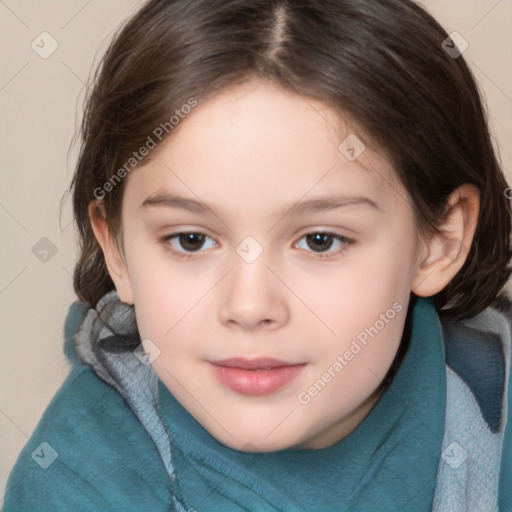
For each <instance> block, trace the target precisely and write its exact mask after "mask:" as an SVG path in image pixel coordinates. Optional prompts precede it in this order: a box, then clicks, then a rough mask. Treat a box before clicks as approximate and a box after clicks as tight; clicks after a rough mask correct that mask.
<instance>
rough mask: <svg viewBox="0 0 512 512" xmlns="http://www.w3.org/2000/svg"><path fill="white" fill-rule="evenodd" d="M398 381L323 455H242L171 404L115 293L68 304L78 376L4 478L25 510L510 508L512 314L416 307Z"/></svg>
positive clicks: (499, 304)
mask: <svg viewBox="0 0 512 512" xmlns="http://www.w3.org/2000/svg"><path fill="white" fill-rule="evenodd" d="M412 299H413V300H411V304H410V306H409V311H408V317H407V321H406V326H407V327H408V328H407V329H404V336H403V338H402V343H406V345H407V349H406V352H405V355H404V357H403V359H402V361H401V363H400V366H399V368H398V370H397V371H396V373H395V375H394V376H393V379H392V381H391V382H390V384H389V385H388V386H387V388H386V390H385V392H384V393H383V394H382V396H381V397H380V399H379V401H378V402H377V404H376V405H375V406H374V407H373V409H372V410H371V411H370V413H369V414H368V415H367V416H366V418H365V419H364V420H363V421H362V422H361V423H360V424H359V425H358V427H357V428H356V429H355V430H354V431H353V432H352V433H351V434H350V435H348V436H347V437H345V438H343V439H341V440H340V441H338V442H337V443H336V444H334V445H332V446H330V447H327V448H324V449H320V450H302V449H296V448H290V449H285V450H279V451H275V452H267V453H257V452H256V453H249V452H240V451H237V450H232V449H230V448H228V447H227V446H225V445H223V444H221V443H219V442H218V441H217V440H216V439H215V438H213V437H212V436H211V435H210V434H209V433H208V432H207V431H206V430H205V429H204V428H203V427H202V426H201V425H200V424H199V423H198V422H197V421H196V420H195V419H194V418H193V417H192V416H191V415H190V414H189V413H188V412H187V411H186V409H185V408H183V407H182V405H181V404H180V403H179V402H178V401H177V400H176V399H175V397H174V396H173V395H172V393H171V392H170V391H169V390H168V389H167V388H166V386H165V385H164V383H163V382H162V381H161V380H160V379H159V378H158V376H157V375H156V374H155V372H154V370H153V368H152V366H151V365H150V364H149V361H148V360H147V358H145V357H144V354H143V351H142V350H141V345H140V337H139V334H138V331H137V326H136V321H135V314H134V309H133V306H129V305H127V304H124V303H122V302H121V301H120V300H119V297H118V295H117V293H116V292H115V291H113V292H110V293H108V294H107V295H105V296H104V297H103V298H102V299H101V300H100V301H99V302H98V304H97V306H96V308H88V306H87V305H86V304H84V303H81V302H75V303H73V304H72V305H71V307H70V309H69V312H68V315H67V318H66V322H65V326H64V338H65V343H64V352H65V354H66V356H67V358H68V360H69V362H70V363H71V365H72V369H71V372H70V374H69V376H68V377H67V379H66V380H65V382H64V383H63V384H62V386H61V388H60V389H59V390H58V392H57V393H56V395H55V397H54V398H53V400H52V401H51V403H50V405H49V406H48V408H47V409H46V411H45V413H44V415H43V417H42V418H41V420H40V422H39V424H38V425H37V427H36V429H35V431H34V433H33V435H32V436H31V438H30V440H29V441H28V443H27V444H26V446H25V447H24V449H23V450H22V452H21V454H20V455H19V458H18V460H17V462H16V464H15V466H14V468H13V470H12V472H11V474H10V476H9V480H8V484H7V489H6V494H5V504H4V509H3V510H4V512H14V511H20V512H21V511H27V512H28V511H54V512H58V511H65V510H66V511H68V510H73V511H117V510H119V511H123V512H129V511H151V512H158V511H178V512H183V511H187V512H194V511H197V512H203V511H204V512H217V511H218V512H231V511H233V512H241V511H251V512H277V511H285V512H327V511H368V512H371V511H379V512H388V511H389V512H391V511H393V512H395V511H397V510H400V511H403V512H407V511H411V512H413V511H414V512H421V511H430V510H432V511H436V512H439V511H446V512H463V511H500V512H501V511H503V512H505V511H511V510H512V425H511V423H512V421H510V418H508V416H507V415H508V412H509V411H511V410H512V409H511V402H512V399H511V396H510V395H511V394H510V393H509V391H508V390H509V388H510V385H509V384H508V383H509V382H510V378H511V377H510V361H511V333H512V304H511V302H510V301H509V299H508V298H506V297H504V296H503V297H499V298H498V299H496V300H495V301H494V302H493V304H491V306H489V307H488V308H487V309H486V310H485V311H483V312H482V313H480V314H479V315H477V316H475V317H473V318H471V319H468V320H464V321H460V322H458V321H453V320H443V319H441V318H440V316H439V315H438V313H437V312H436V309H435V307H434V305H433V302H432V300H431V299H429V298H418V297H415V296H412Z"/></svg>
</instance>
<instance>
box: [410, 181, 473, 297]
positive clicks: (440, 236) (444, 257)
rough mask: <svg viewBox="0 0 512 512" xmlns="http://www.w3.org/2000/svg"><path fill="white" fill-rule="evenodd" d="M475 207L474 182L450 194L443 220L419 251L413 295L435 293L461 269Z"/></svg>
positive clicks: (470, 234)
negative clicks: (445, 215) (446, 212)
mask: <svg viewBox="0 0 512 512" xmlns="http://www.w3.org/2000/svg"><path fill="white" fill-rule="evenodd" d="M479 210H480V192H479V190H478V188H476V187H475V186H474V185H471V184H469V183H468V184H465V185H462V186H460V187H458V188H457V189H455V190H454V191H453V192H452V193H451V194H450V196H449V198H448V214H447V217H446V220H445V222H444V223H443V224H442V225H441V226H440V227H439V229H438V233H435V234H434V235H432V236H431V238H430V240H429V241H428V242H427V243H426V244H425V245H424V247H423V249H422V251H421V254H420V258H419V262H420V263H419V268H418V269H417V271H416V274H415V275H414V277H413V280H412V284H411V291H412V292H413V293H414V294H416V295H418V296H420V297H431V296H432V295H435V294H436V293H438V292H440V291H441V290H442V289H443V288H444V287H445V286H446V285H448V283H449V282H450V281H451V280H452V279H453V277H455V275H456V274H457V272H458V271H459V270H460V269H461V268H462V266H463V265H464V262H465V261H466V257H467V255H468V253H469V248H470V247H471V244H472V242H473V236H474V234H475V230H476V226H477V223H478V213H479Z"/></svg>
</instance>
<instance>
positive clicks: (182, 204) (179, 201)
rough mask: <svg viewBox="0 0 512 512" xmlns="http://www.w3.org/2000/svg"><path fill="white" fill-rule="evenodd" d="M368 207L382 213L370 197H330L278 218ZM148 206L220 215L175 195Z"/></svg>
mask: <svg viewBox="0 0 512 512" xmlns="http://www.w3.org/2000/svg"><path fill="white" fill-rule="evenodd" d="M351 205H356V206H359V205H361V206H367V207H370V208H372V209H374V210H377V211H381V208H380V206H379V205H378V204H377V203H376V202H375V201H374V200H373V199H370V198H368V197H361V196H358V197H348V196H328V197H322V198H319V199H310V200H308V201H300V200H299V201H297V202H295V203H292V204H290V205H287V206H285V207H284V208H282V210H281V211H279V212H277V214H278V216H285V215H302V214H305V213H317V212H321V211H325V210H332V209H334V208H341V207H343V206H351ZM148 206H160V207H167V208H181V209H183V210H187V211H189V212H192V213H202V214H206V213H209V212H211V213H213V214H214V215H217V216H218V215H219V211H218V209H217V208H215V207H213V206H211V205H208V204H206V203H204V202H202V201H198V200H196V199H192V198H187V197H182V196H178V195H175V194H169V193H162V192H157V193H156V194H152V195H151V196H149V197H147V198H146V199H145V200H144V201H143V203H142V204H141V208H145V207H148Z"/></svg>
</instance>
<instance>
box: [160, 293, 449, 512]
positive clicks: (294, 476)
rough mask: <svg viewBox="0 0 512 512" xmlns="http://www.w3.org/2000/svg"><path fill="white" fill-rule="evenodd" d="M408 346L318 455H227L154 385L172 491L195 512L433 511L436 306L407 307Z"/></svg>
mask: <svg viewBox="0 0 512 512" xmlns="http://www.w3.org/2000/svg"><path fill="white" fill-rule="evenodd" d="M408 314H409V315H411V317H410V321H411V324H410V326H411V329H410V338H409V340H408V341H409V347H408V349H407V352H406V354H405V356H404V358H403V360H402V363H401V365H400V367H399V369H398V371H397V373H396V374H395V376H394V378H393V380H392V382H391V383H390V385H389V386H388V388H387V389H386V391H385V392H384V393H383V395H382V396H381V398H380V400H379V401H378V402H377V404H376V405H375V406H374V408H373V409H372V410H371V412H370V413H369V414H368V416H367V417H366V418H365V419H364V420H363V422H362V423H361V424H360V425H359V426H358V427H357V428H356V429H355V430H354V431H353V432H352V433H351V434H350V435H349V436H347V437H345V438H344V439H342V440H341V441H339V442H338V443H336V444H335V445H333V446H330V447H328V448H324V449H321V450H300V449H287V450H281V451H276V452H270V453H245V452H238V451H236V450H232V449H230V448H228V447H226V446H224V445H222V444H221V443H219V442H218V441H216V440H215V438H213V437H212V436H211V435H210V434H209V433H208V432H207V431H206V430H205V429H204V428H203V427H202V426H201V425H200V424H199V423H198V422H197V421H195V419H194V418H193V417H192V416H191V415H190V414H189V413H188V412H187V411H186V410H185V409H184V408H183V407H182V406H181V404H180V403H179V402H178V401H177V400H176V399H175V398H174V396H173V395H172V394H171V393H170V392H169V390H168V389H167V388H166V386H165V385H164V384H163V382H162V381H161V380H160V379H158V407H159V410H160V413H161V416H162V419H163V422H164V425H165V427H166V430H167V431H168V432H169V434H170V438H171V439H172V445H171V452H172V458H173V461H174V466H175V470H176V475H177V483H176V485H177V491H178V494H179V495H180V497H181V500H182V502H183V503H185V504H186V505H187V506H188V507H193V508H195V509H197V510H214V511H216V510H222V511H242V510H244V511H246V510H258V511H262V512H263V511H269V512H271V511H278V510H286V511H287V512H295V511H297V512H298V511H301V512H303V511H305V510H308V511H310V512H313V511H317V510H318V511H325V510H339V509H341V508H342V509H344V510H345V509H350V510H380V511H388V510H389V511H391V510H401V509H407V510H416V511H422V510H425V511H426V510H430V506H431V502H432V497H433V495H434V489H435V484H436V471H437V466H438V463H439V457H440V453H441V446H442V440H443V432H444V421H445V402H446V398H445V397H446V369H445V356H444V347H443V338H442V331H441V324H440V321H439V317H438V315H437V312H436V310H435V307H434V304H433V301H432V300H431V299H429V298H416V301H411V305H410V307H409V313H408Z"/></svg>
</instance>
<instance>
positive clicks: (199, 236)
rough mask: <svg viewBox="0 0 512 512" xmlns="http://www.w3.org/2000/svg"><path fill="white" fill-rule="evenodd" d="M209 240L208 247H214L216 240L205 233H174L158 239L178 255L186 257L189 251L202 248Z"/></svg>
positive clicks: (197, 250) (196, 250) (192, 251)
mask: <svg viewBox="0 0 512 512" xmlns="http://www.w3.org/2000/svg"><path fill="white" fill-rule="evenodd" d="M207 240H210V241H211V242H212V243H210V245H209V246H207V247H206V248H209V247H214V246H215V245H216V242H214V241H213V239H212V238H210V237H209V236H207V235H204V234H203V233H196V232H183V233H174V234H172V235H169V236H165V237H163V238H161V239H160V242H161V243H162V244H163V245H164V246H165V247H166V248H168V249H169V250H170V251H171V252H173V253H174V254H176V256H178V257H187V256H188V255H190V254H191V253H194V252H199V251H200V250H201V249H204V248H205V247H204V245H205V242H206V241H207Z"/></svg>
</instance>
